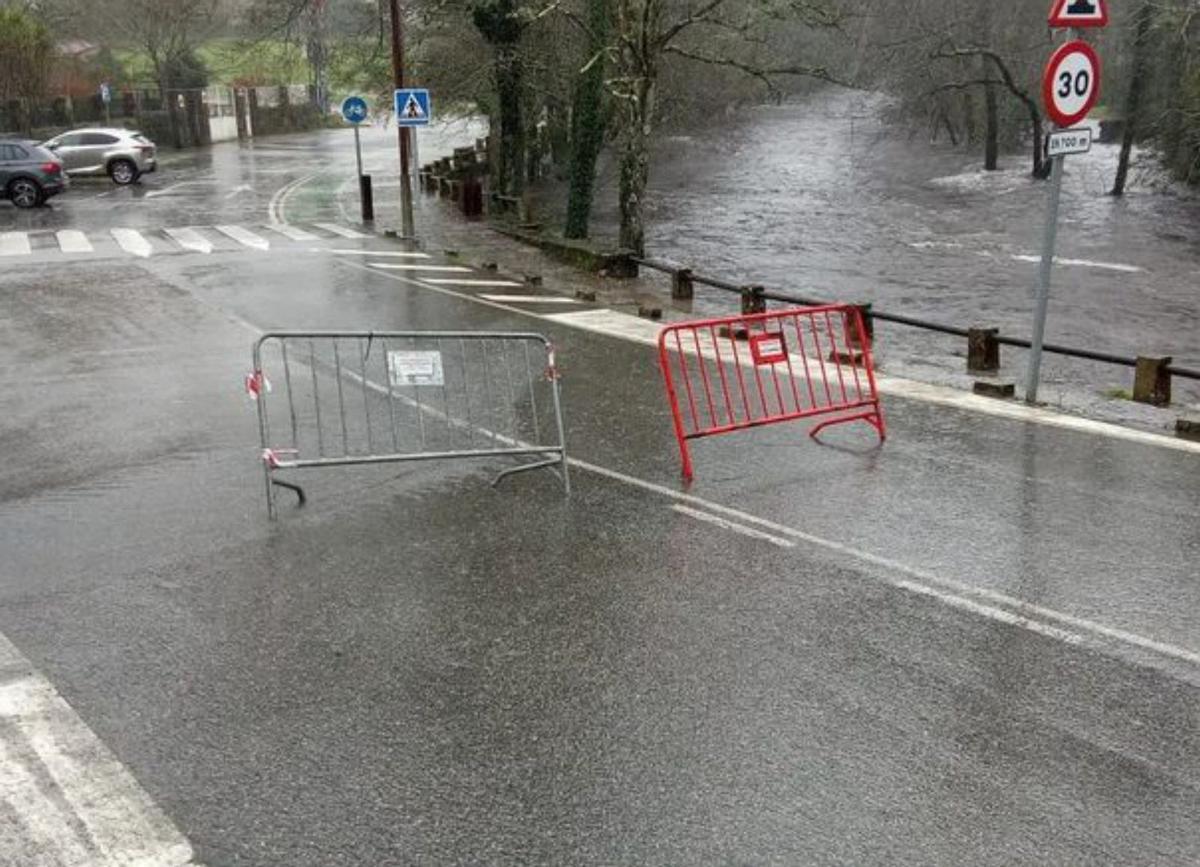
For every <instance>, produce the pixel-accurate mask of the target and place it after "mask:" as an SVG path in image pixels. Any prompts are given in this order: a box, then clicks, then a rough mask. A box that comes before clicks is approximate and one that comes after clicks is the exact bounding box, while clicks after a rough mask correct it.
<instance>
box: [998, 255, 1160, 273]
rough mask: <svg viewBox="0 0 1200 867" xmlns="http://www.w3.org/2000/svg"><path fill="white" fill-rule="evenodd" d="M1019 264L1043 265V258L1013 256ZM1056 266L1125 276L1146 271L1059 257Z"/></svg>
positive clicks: (1089, 260) (1132, 267)
mask: <svg viewBox="0 0 1200 867" xmlns="http://www.w3.org/2000/svg"><path fill="white" fill-rule="evenodd" d="M1013 259H1015V260H1016V261H1018V262H1033V263H1035V264H1041V261H1042V257H1041V256H1030V255H1016V256H1013ZM1054 264H1055V265H1060V266H1061V265H1074V266H1077V267H1080V268H1101V269H1103V270H1105V271H1120V272H1122V273H1125V274H1138V273H1141V272H1142V271H1145V270H1146V269H1145V268H1139V267H1138V266H1137V265H1121V264H1119V263H1115V262H1093V261H1092V260H1091V259H1063V258H1061V257H1059V256H1055V257H1054Z"/></svg>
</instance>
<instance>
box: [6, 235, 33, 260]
mask: <svg viewBox="0 0 1200 867" xmlns="http://www.w3.org/2000/svg"><path fill="white" fill-rule="evenodd" d="M31 252H33V249H32V248H31V247H30V246H29V236H28V235H26V234H25V233H24V232H0V256H28V255H29V254H30V253H31Z"/></svg>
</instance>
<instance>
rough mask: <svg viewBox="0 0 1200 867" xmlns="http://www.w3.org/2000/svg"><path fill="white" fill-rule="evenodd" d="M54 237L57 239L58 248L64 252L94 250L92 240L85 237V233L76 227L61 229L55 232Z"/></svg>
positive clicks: (87, 251) (88, 251) (89, 251)
mask: <svg viewBox="0 0 1200 867" xmlns="http://www.w3.org/2000/svg"><path fill="white" fill-rule="evenodd" d="M54 237H56V238H57V239H58V248H59V249H60V250H62V251H63V252H64V253H91V252H94V248H93V247H92V242H91V241H89V240H88V239H87V235H85V234H83V232H80V231H78V230H76V229H62V230H61V231H58V232H55V233H54Z"/></svg>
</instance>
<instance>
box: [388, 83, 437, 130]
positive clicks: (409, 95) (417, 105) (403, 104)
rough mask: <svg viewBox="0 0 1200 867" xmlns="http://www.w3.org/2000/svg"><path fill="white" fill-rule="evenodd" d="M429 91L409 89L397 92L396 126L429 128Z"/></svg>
mask: <svg viewBox="0 0 1200 867" xmlns="http://www.w3.org/2000/svg"><path fill="white" fill-rule="evenodd" d="M430 116H431V113H430V109H429V91H428V90H425V89H424V88H416V87H407V88H404V89H402V90H397V91H396V125H397V126H429V118H430Z"/></svg>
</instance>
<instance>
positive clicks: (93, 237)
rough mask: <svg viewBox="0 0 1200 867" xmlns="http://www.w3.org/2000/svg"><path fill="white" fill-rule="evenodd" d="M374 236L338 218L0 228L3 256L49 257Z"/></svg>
mask: <svg viewBox="0 0 1200 867" xmlns="http://www.w3.org/2000/svg"><path fill="white" fill-rule="evenodd" d="M370 237H372V236H371V235H368V234H366V233H364V232H360V231H358V230H357V229H353V228H350V227H348V226H343V225H340V224H338V223H312V224H305V225H304V226H299V225H296V224H293V223H272V224H266V225H251V226H241V225H233V224H222V225H216V226H172V227H164V228H156V229H146V228H137V229H135V228H127V227H115V228H111V229H106V230H97V231H91V232H84V231H81V230H79V229H59V230H57V231H56V230H53V229H45V230H33V231H28V232H9V231H6V232H0V262H3V261H8V262H14V261H20V259H22V258H29V259H36V260H38V261H42V260H44V259H46V258H48V257H51V258H53V257H59V258H62V259H64V260H78V259H84V258H87V257H89V256H95V257H108V258H112V257H134V258H139V259H149V258H150V257H152V256H166V255H172V254H179V253H195V254H200V255H210V254H213V253H229V252H235V251H239V250H257V251H260V252H267V251H270V250H272V249H287V248H294V247H295V246H296V245H297V244H312V243H316V242H321V241H330V240H336V241H345V240H363V239H366V238H370Z"/></svg>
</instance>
